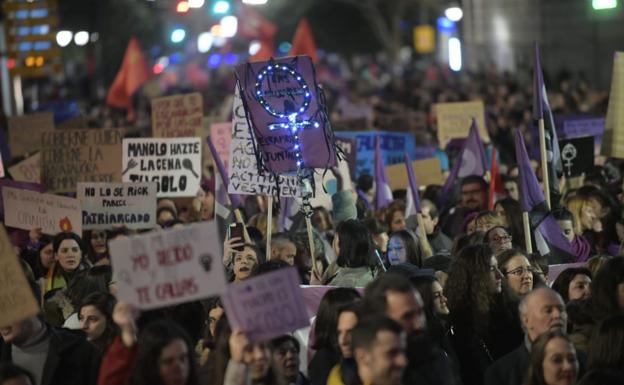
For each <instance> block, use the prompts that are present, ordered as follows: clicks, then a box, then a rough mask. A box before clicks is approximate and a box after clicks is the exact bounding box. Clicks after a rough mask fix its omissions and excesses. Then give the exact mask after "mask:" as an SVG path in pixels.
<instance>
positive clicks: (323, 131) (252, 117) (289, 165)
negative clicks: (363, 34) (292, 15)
mask: <svg viewBox="0 0 624 385" xmlns="http://www.w3.org/2000/svg"><path fill="white" fill-rule="evenodd" d="M235 71H236V78H237V79H238V80H239V81H238V82H237V88H239V89H240V96H241V98H243V100H244V101H245V103H244V108H245V112H246V113H247V118H248V119H249V122H250V125H251V128H252V129H253V132H254V135H255V137H256V139H257V141H256V147H255V150H256V151H257V155H258V156H259V157H260V158H261V159H262V161H263V163H264V165H265V167H266V168H267V169H268V170H269V171H271V172H273V173H283V172H294V171H297V170H298V169H299V167H300V166H302V167H306V168H324V167H331V166H335V165H336V153H335V149H334V143H333V141H332V135H331V128H330V127H329V119H328V117H327V116H326V114H325V111H326V110H325V106H324V105H323V98H321V97H320V96H319V95H318V92H317V89H318V87H317V84H316V77H315V72H314V65H313V64H312V60H311V59H310V57H309V56H297V57H283V58H276V59H273V58H271V59H270V60H268V61H255V62H251V63H245V64H241V65H238V66H236V67H235Z"/></svg>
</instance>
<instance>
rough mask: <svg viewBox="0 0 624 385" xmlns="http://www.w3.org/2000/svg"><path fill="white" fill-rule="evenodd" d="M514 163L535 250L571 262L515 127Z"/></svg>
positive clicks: (522, 141) (561, 235)
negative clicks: (533, 238) (517, 171)
mask: <svg viewBox="0 0 624 385" xmlns="http://www.w3.org/2000/svg"><path fill="white" fill-rule="evenodd" d="M515 142H516V143H515V144H516V162H517V164H518V170H519V176H518V185H519V188H520V205H521V206H522V211H524V212H528V213H529V218H530V219H529V221H530V222H531V230H533V234H534V236H535V243H536V246H537V250H538V251H539V252H540V254H541V255H546V254H548V255H549V262H551V263H553V262H556V263H565V262H569V261H574V260H575V257H574V253H573V251H572V247H571V245H570V243H569V242H568V240H567V239H566V238H565V237H564V236H563V233H562V231H561V228H560V227H559V224H558V223H557V221H556V220H555V218H553V216H552V215H551V214H550V212H549V211H548V207H547V205H546V199H545V198H544V193H543V192H542V189H541V188H540V185H539V183H538V181H537V177H536V176H535V173H534V172H533V169H532V168H531V162H530V161H529V156H528V154H527V151H526V147H525V145H524V138H523V137H522V133H521V132H520V130H519V129H516V140H515Z"/></svg>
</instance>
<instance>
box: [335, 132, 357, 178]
mask: <svg viewBox="0 0 624 385" xmlns="http://www.w3.org/2000/svg"><path fill="white" fill-rule="evenodd" d="M336 145H337V146H338V147H339V148H340V149H341V150H342V153H343V154H344V156H345V158H346V159H345V160H346V161H347V163H348V164H349V172H350V173H351V175H355V167H356V166H357V140H356V139H355V138H338V137H337V138H336Z"/></svg>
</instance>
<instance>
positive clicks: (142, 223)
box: [77, 182, 156, 230]
mask: <svg viewBox="0 0 624 385" xmlns="http://www.w3.org/2000/svg"><path fill="white" fill-rule="evenodd" d="M77 198H78V199H79V200H80V202H81V203H82V228H83V229H84V230H95V229H111V228H113V227H115V226H121V225H123V226H125V227H127V228H129V229H151V228H153V227H155V226H156V183H154V182H140V183H78V188H77Z"/></svg>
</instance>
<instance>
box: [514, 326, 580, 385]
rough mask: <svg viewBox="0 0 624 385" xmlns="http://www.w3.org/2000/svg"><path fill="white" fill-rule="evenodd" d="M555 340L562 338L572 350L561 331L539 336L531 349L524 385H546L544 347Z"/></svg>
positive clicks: (567, 339)
mask: <svg viewBox="0 0 624 385" xmlns="http://www.w3.org/2000/svg"><path fill="white" fill-rule="evenodd" d="M555 338H563V339H564V340H566V341H567V342H568V343H569V344H570V345H571V346H572V348H574V345H572V341H570V338H569V337H568V336H567V335H566V334H565V333H563V332H562V331H561V330H549V331H547V332H545V333H543V334H542V335H540V336H539V337H538V339H537V340H536V341H535V342H534V343H533V346H532V347H531V356H530V358H529V370H528V374H527V379H526V382H525V385H547V384H546V380H545V379H544V358H545V356H546V345H548V343H549V342H550V341H551V340H553V339H555ZM577 375H578V373H577Z"/></svg>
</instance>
